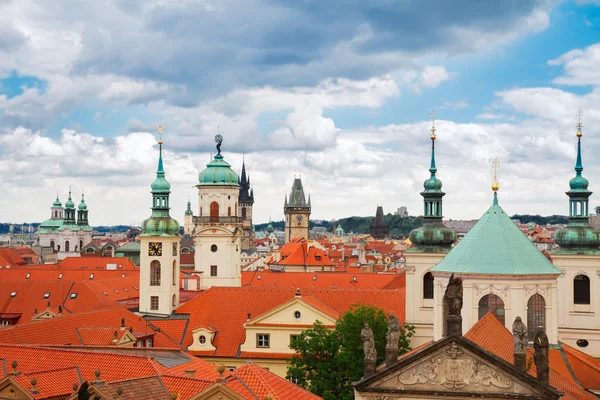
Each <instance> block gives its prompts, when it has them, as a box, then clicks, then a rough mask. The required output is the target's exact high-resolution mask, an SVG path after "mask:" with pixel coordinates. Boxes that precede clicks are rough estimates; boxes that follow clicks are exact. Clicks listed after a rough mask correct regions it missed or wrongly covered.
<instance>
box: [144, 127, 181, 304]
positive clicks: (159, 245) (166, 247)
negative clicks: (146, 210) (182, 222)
mask: <svg viewBox="0 0 600 400" xmlns="http://www.w3.org/2000/svg"><path fill="white" fill-rule="evenodd" d="M158 134H159V136H160V135H161V134H162V127H160V126H159V127H158ZM162 143H163V142H162V138H161V139H159V140H158V145H159V157H158V169H157V171H156V180H155V181H154V182H153V183H152V185H151V191H152V216H151V217H150V218H148V219H147V220H145V221H144V222H142V234H141V235H140V308H139V311H140V312H141V313H147V314H157V315H170V314H171V313H172V312H173V310H175V309H176V308H177V307H178V306H179V240H180V235H179V223H178V222H177V221H175V220H174V219H173V218H171V216H170V215H169V208H170V207H169V193H171V185H170V184H169V182H167V180H166V179H165V171H164V169H163V160H162Z"/></svg>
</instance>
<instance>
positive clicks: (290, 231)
mask: <svg viewBox="0 0 600 400" xmlns="http://www.w3.org/2000/svg"><path fill="white" fill-rule="evenodd" d="M298 216H302V221H300V222H298V220H297V217H298ZM309 218H310V211H290V212H285V242H286V243H287V242H289V241H290V240H291V239H294V238H297V237H301V238H305V239H307V240H308V222H309Z"/></svg>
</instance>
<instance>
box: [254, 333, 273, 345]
mask: <svg viewBox="0 0 600 400" xmlns="http://www.w3.org/2000/svg"><path fill="white" fill-rule="evenodd" d="M269 336H270V335H269V334H268V333H257V334H256V347H262V348H268V347H269Z"/></svg>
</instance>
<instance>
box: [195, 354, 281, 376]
mask: <svg viewBox="0 0 600 400" xmlns="http://www.w3.org/2000/svg"><path fill="white" fill-rule="evenodd" d="M199 358H201V359H203V360H205V361H209V362H211V363H214V364H217V365H223V366H224V367H235V368H239V367H241V366H242V365H244V364H246V363H248V362H252V363H253V364H256V365H260V366H261V367H263V368H267V369H268V370H269V371H271V372H273V373H274V374H276V375H278V376H280V377H282V378H285V375H286V374H287V368H288V365H289V364H288V362H287V361H286V360H282V359H272V360H269V359H259V358H257V359H254V358H227V357H199Z"/></svg>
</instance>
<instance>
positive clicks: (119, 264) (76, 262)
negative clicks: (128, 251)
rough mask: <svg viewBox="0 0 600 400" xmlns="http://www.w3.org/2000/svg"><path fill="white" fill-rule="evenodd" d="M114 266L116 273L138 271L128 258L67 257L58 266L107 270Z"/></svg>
mask: <svg viewBox="0 0 600 400" xmlns="http://www.w3.org/2000/svg"><path fill="white" fill-rule="evenodd" d="M113 264H115V268H116V270H118V271H134V270H139V267H138V266H137V265H135V264H134V263H133V262H132V261H131V260H130V259H129V258H128V257H87V256H83V257H67V258H65V259H64V260H62V261H60V262H59V263H58V265H59V266H60V268H63V269H88V270H108V269H109V267H111V266H112V265H113Z"/></svg>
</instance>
